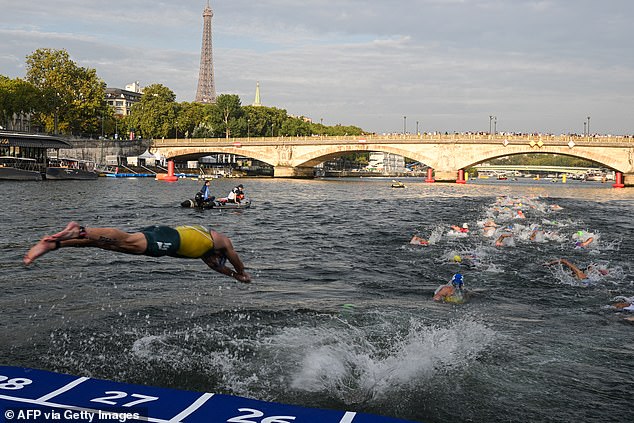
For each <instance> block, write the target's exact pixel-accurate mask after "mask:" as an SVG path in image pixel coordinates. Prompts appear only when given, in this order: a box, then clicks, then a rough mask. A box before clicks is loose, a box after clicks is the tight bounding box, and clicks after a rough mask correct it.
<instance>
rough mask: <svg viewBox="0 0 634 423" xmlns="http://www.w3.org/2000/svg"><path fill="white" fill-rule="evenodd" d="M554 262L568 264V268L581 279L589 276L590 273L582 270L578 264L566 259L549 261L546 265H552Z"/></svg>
mask: <svg viewBox="0 0 634 423" xmlns="http://www.w3.org/2000/svg"><path fill="white" fill-rule="evenodd" d="M553 264H561V265H564V266H566V267H567V268H568V269H570V271H572V273H573V275H574V276H575V277H576V278H577V279H579V280H582V279H587V278H588V275H587V274H586V273H585V272H584V271H582V270H581V269H579V268H578V267H577V266H575V265H574V264H572V263H571V262H569V261H568V260H566V259H557V260H553V261H550V262H548V263H545V264H544V266H552V265H553Z"/></svg>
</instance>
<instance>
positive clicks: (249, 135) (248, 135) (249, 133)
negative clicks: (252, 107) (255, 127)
mask: <svg viewBox="0 0 634 423" xmlns="http://www.w3.org/2000/svg"><path fill="white" fill-rule="evenodd" d="M249 120H250V119H249V118H247V139H250V138H251V132H250V130H249Z"/></svg>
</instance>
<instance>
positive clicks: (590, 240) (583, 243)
mask: <svg viewBox="0 0 634 423" xmlns="http://www.w3.org/2000/svg"><path fill="white" fill-rule="evenodd" d="M593 242H594V237H588V238H586V239H585V240H584V241H577V242H575V248H586V247H588V245H590V244H592V243H593Z"/></svg>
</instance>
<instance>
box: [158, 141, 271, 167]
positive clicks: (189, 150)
mask: <svg viewBox="0 0 634 423" xmlns="http://www.w3.org/2000/svg"><path fill="white" fill-rule="evenodd" d="M210 154H235V155H236V156H241V157H246V158H249V159H255V160H259V161H261V162H264V163H266V164H269V165H271V166H275V163H271V162H272V160H271V157H270V155H268V154H263V153H262V152H260V151H257V150H244V149H242V148H240V147H220V146H219V147H213V148H210V147H206V148H200V147H184V148H180V149H171V150H169V153H168V154H167V155H166V156H165V157H166V158H168V159H175V158H181V157H187V156H189V157H199V158H200V157H204V156H208V155H210Z"/></svg>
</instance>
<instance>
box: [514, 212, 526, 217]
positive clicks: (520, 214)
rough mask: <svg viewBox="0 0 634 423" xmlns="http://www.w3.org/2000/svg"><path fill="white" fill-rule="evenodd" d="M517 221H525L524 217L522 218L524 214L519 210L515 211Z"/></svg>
mask: <svg viewBox="0 0 634 423" xmlns="http://www.w3.org/2000/svg"><path fill="white" fill-rule="evenodd" d="M516 217H517V218H518V219H526V216H524V212H523V211H521V210H518V211H517V216H516Z"/></svg>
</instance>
